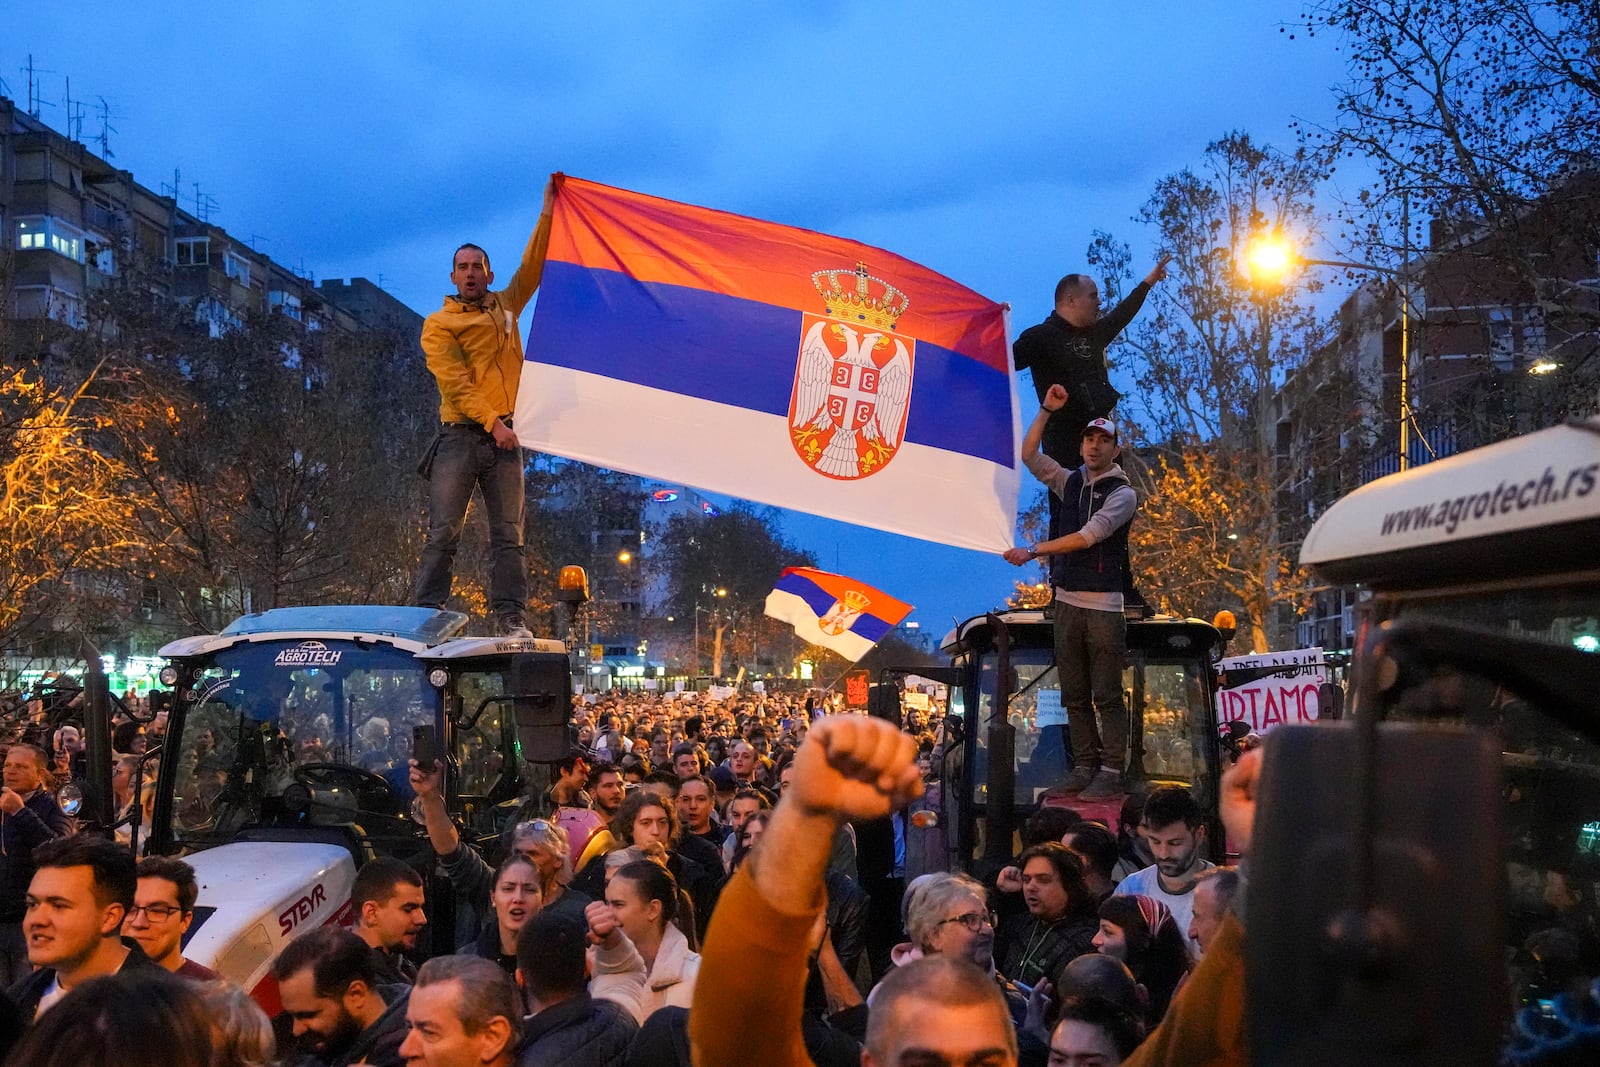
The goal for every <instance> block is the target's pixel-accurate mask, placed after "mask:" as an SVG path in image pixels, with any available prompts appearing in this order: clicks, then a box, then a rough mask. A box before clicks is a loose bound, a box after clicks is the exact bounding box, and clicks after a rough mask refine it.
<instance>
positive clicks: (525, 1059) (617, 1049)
mask: <svg viewBox="0 0 1600 1067" xmlns="http://www.w3.org/2000/svg"><path fill="white" fill-rule="evenodd" d="M638 1032H639V1024H638V1023H636V1022H634V1021H633V1016H632V1015H629V1014H628V1013H627V1012H626V1011H625V1010H623V1009H622V1008H621V1007H620V1006H618V1005H616V1004H613V1003H611V1001H609V1000H596V999H594V998H593V997H591V996H590V995H589V994H588V993H587V992H584V993H579V994H578V995H577V996H575V997H573V998H572V999H571V1000H564V1001H562V1002H561V1003H560V1004H556V1005H553V1006H552V1007H548V1008H546V1009H544V1011H541V1012H539V1013H538V1014H537V1015H530V1016H528V1019H527V1021H526V1022H525V1023H524V1024H523V1027H522V1050H521V1051H520V1052H518V1053H517V1067H621V1065H622V1063H623V1061H624V1060H626V1059H627V1056H628V1046H629V1044H630V1043H632V1041H633V1037H634V1035H635V1034H637V1033H638Z"/></svg>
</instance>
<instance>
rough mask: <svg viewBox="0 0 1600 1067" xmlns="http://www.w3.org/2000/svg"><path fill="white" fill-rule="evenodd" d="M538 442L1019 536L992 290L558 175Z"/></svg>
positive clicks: (984, 546) (530, 398)
mask: <svg viewBox="0 0 1600 1067" xmlns="http://www.w3.org/2000/svg"><path fill="white" fill-rule="evenodd" d="M554 212H555V217H554V220H553V228H552V232H551V237H550V248H549V253H548V256H547V258H546V261H545V268H544V278H543V282H542V284H541V287H540V292H539V300H538V304H537V306H536V308H535V310H534V315H533V322H532V325H531V327H530V330H529V335H528V345H527V362H526V363H525V364H524V366H523V370H522V380H521V384H520V388H519V390H518V397H517V410H516V422H515V425H516V428H517V436H518V437H519V438H521V440H522V443H523V444H524V445H525V446H527V447H529V448H535V449H538V450H540V451H543V452H549V453H552V454H555V455H560V456H567V457H570V458H572V459H578V460H582V461H584V462H586V463H592V464H595V465H596V466H600V467H606V468H609V469H612V470H621V471H628V472H630V473H633V474H640V475H645V476H648V477H652V478H659V479H662V480H664V481H670V482H679V483H682V484H686V485H693V486H696V487H698V488H700V489H706V490H710V491H713V492H721V493H727V494H729V495H732V496H736V497H741V498H743V499H746V500H754V501H759V502H761V503H765V504H774V505H777V506H779V507H786V508H794V509H797V510H800V511H808V512H812V513H815V514H818V515H825V516H827V517H829V518H834V519H842V520H844V521H846V522H853V523H859V524H861V525H863V526H871V527H876V528H878V529H882V530H890V531H893V532H895V533H901V534H906V535H908V536H911V537H920V538H925V539H927V540H930V541H939V542H943V543H946V544H951V545H957V546H962V547H966V548H975V549H980V550H998V549H1001V548H1004V547H1008V546H1009V545H1011V543H1012V527H1013V523H1014V521H1015V515H1016V503H1017V483H1018V474H1017V464H1016V455H1017V440H1018V431H1019V424H1018V421H1017V414H1016V403H1015V398H1014V393H1013V391H1012V387H1011V376H1010V367H1009V362H1008V347H1007V343H1006V322H1005V309H1004V307H1003V306H1002V305H1000V304H996V303H994V302H993V301H990V300H986V299H984V298H983V297H981V296H979V295H978V294H977V293H974V292H973V291H971V290H970V289H967V288H965V287H963V286H960V285H958V284H956V283H955V282H953V281H951V280H949V279H948V278H945V277H942V276H940V275H938V274H935V273H934V272H933V271H930V270H928V269H927V268H925V267H920V266H918V265H917V264H915V263H913V262H911V261H910V260H908V259H904V258H902V257H900V256H897V255H894V254H893V253H891V252H885V251H883V250H882V249H877V248H872V247H870V246H867V245H863V244H857V243H856V242H854V241H847V240H844V239H842V238H839V237H829V236H827V235H825V234H820V233H814V232H811V231H808V230H799V229H794V228H792V227H788V226H779V225H776V224H774V223H770V222H762V221H759V220H757V219H749V218H743V217H741V216H738V215H730V214H727V213H725V212H721V211H712V210H709V209H707V208H699V207H691V206H689V205H686V204H677V203H673V202H672V201H669V200H660V199H657V198H655V197H649V196H644V195H642V194H639V193H632V192H628V191H626V190H623V189H614V188H611V187H608V186H604V185H596V184H594V183H592V182H586V181H582V180H579V179H577V178H565V179H564V180H562V182H561V184H560V187H559V191H558V193H557V195H556V201H555V209H554Z"/></svg>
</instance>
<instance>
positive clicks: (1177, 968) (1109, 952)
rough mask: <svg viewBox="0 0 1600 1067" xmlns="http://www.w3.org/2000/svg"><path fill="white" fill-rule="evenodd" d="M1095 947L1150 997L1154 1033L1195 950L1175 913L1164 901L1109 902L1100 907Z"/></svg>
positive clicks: (1130, 896)
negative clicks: (1123, 967)
mask: <svg viewBox="0 0 1600 1067" xmlns="http://www.w3.org/2000/svg"><path fill="white" fill-rule="evenodd" d="M1094 947H1095V950H1096V951H1098V952H1099V953H1100V954H1101V955H1102V956H1110V957H1112V958H1113V959H1118V960H1121V961H1122V962H1123V963H1125V964H1127V966H1128V970H1130V971H1132V972H1133V977H1134V978H1135V979H1136V980H1137V981H1138V982H1139V984H1140V985H1142V986H1144V987H1145V989H1146V990H1147V991H1148V992H1149V994H1150V1006H1149V1009H1148V1013H1147V1014H1148V1017H1147V1018H1146V1020H1145V1022H1146V1023H1147V1024H1148V1025H1149V1027H1150V1028H1151V1029H1154V1028H1155V1026H1156V1024H1157V1023H1159V1022H1160V1021H1161V1019H1162V1017H1163V1016H1164V1015H1166V1013H1167V1005H1168V1004H1170V1003H1172V996H1173V994H1174V993H1176V992H1177V990H1178V984H1179V983H1180V982H1182V981H1183V979H1184V976H1185V975H1187V974H1188V973H1189V950H1188V947H1187V946H1186V945H1185V944H1184V941H1183V934H1181V933H1179V932H1178V924H1177V923H1176V922H1174V921H1173V918H1172V912H1170V911H1168V910H1167V906H1166V905H1165V904H1163V903H1161V902H1160V901H1159V900H1154V899H1152V898H1150V897H1146V896H1140V895H1138V894H1137V893H1130V894H1127V895H1126V896H1113V897H1107V898H1106V900H1105V902H1104V903H1102V904H1101V905H1100V932H1099V933H1097V934H1095V935H1094Z"/></svg>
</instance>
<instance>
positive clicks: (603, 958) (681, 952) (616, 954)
mask: <svg viewBox="0 0 1600 1067" xmlns="http://www.w3.org/2000/svg"><path fill="white" fill-rule="evenodd" d="M589 953H590V961H591V964H592V967H591V973H592V974H593V975H594V977H593V978H591V979H590V981H589V993H590V995H591V996H595V997H599V998H601V999H603V1000H609V1001H611V1002H612V1003H614V1004H618V1005H620V1006H622V1007H623V1008H625V1009H627V1010H628V1011H630V1012H632V1013H633V1017H634V1018H635V1019H636V1020H638V1021H639V1022H640V1023H643V1022H644V1021H645V1020H646V1019H648V1018H649V1017H650V1016H651V1015H653V1014H654V1013H655V1012H656V1011H657V1010H659V1009H661V1008H666V1007H676V1008H687V1007H689V1006H690V1003H691V1002H692V1001H693V999H694V983H695V979H696V978H698V977H699V975H700V954H699V953H698V952H690V951H689V939H688V938H686V937H684V936H683V931H682V930H679V929H678V928H677V927H676V926H674V925H673V924H671V923H668V924H667V930H666V933H665V934H663V935H662V937H661V948H660V949H659V950H658V951H657V952H656V963H655V966H654V967H651V968H650V970H649V973H648V974H647V973H646V972H645V966H644V957H643V956H641V955H639V950H638V948H637V947H635V946H634V943H633V942H632V941H629V940H628V937H627V935H626V934H624V933H623V932H622V931H620V930H619V931H617V945H616V946H615V947H613V948H606V947H605V946H604V945H596V946H593V947H592V948H590V949H589Z"/></svg>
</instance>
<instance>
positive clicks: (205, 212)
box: [191, 182, 217, 222]
mask: <svg viewBox="0 0 1600 1067" xmlns="http://www.w3.org/2000/svg"><path fill="white" fill-rule="evenodd" d="M191 184H192V185H193V186H194V213H195V215H196V216H197V217H198V218H199V219H200V221H201V222H210V221H211V213H212V212H213V211H215V210H217V200H216V197H214V196H212V195H211V194H210V193H202V192H201V191H200V183H199V182H192V183H191Z"/></svg>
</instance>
